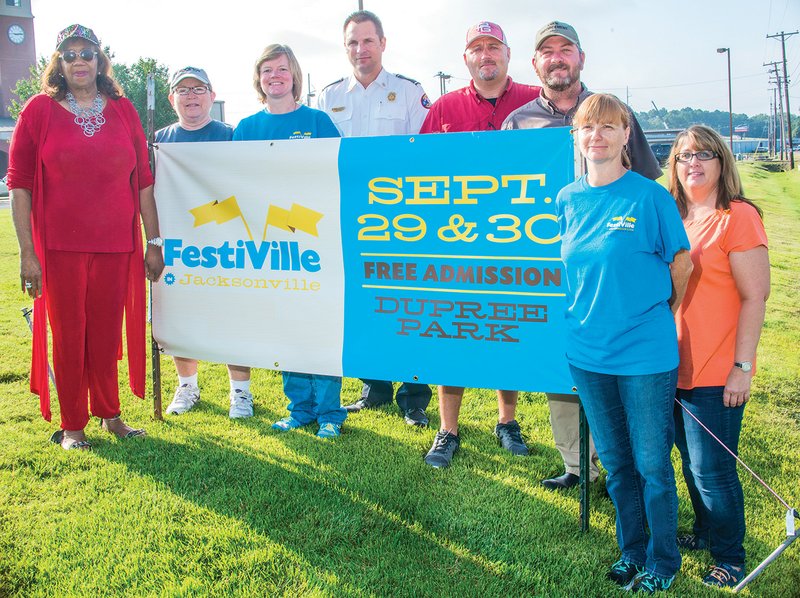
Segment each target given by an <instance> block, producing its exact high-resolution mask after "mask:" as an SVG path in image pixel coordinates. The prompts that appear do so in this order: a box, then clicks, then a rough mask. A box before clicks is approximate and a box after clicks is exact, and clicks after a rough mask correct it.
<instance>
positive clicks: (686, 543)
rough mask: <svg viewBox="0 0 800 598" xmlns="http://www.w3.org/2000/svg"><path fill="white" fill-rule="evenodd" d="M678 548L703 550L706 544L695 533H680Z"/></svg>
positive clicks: (706, 546)
mask: <svg viewBox="0 0 800 598" xmlns="http://www.w3.org/2000/svg"><path fill="white" fill-rule="evenodd" d="M678 548H685V549H686V550H705V549H706V548H708V544H707V543H706V541H705V540H703V538H701V537H700V536H698V535H695V534H682V535H680V536H678Z"/></svg>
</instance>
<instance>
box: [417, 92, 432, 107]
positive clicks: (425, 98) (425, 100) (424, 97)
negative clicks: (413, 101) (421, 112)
mask: <svg viewBox="0 0 800 598" xmlns="http://www.w3.org/2000/svg"><path fill="white" fill-rule="evenodd" d="M419 103H420V104H422V107H423V108H425V109H429V108H430V107H431V101H430V100H429V99H428V94H427V93H423V94H422V97H421V98H420V99H419Z"/></svg>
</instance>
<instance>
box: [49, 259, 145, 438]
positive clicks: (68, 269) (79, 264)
mask: <svg viewBox="0 0 800 598" xmlns="http://www.w3.org/2000/svg"><path fill="white" fill-rule="evenodd" d="M46 257H47V309H48V312H49V316H50V329H51V330H52V334H53V371H54V373H55V378H56V391H57V392H58V403H59V405H60V406H61V428H62V429H64V430H82V429H83V428H85V427H86V424H87V423H89V409H88V399H89V397H91V409H92V414H94V415H95V416H97V417H102V418H109V417H116V416H117V415H119V384H118V382H117V352H118V351H119V347H120V342H121V340H122V314H123V311H124V308H125V294H126V290H127V284H128V266H129V262H130V254H129V253H80V252H74V251H55V250H51V249H48V250H47V256H46Z"/></svg>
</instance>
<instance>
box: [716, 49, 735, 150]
mask: <svg viewBox="0 0 800 598" xmlns="http://www.w3.org/2000/svg"><path fill="white" fill-rule="evenodd" d="M717 52H718V53H719V54H727V55H728V127H729V131H728V136H729V138H730V144H731V153H733V94H732V93H731V49H730V48H717Z"/></svg>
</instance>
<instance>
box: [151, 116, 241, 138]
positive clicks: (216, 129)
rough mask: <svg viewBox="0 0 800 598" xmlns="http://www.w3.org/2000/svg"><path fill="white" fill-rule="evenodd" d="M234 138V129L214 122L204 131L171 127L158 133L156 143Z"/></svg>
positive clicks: (174, 125)
mask: <svg viewBox="0 0 800 598" xmlns="http://www.w3.org/2000/svg"><path fill="white" fill-rule="evenodd" d="M232 138H233V127H232V126H230V125H229V124H227V123H224V122H221V121H219V120H212V121H211V122H210V123H208V124H207V125H206V126H205V127H203V128H202V129H195V130H193V131H190V130H188V129H184V128H183V127H181V126H180V124H179V123H175V124H172V125H169V126H168V127H164V128H163V129H159V130H158V131H156V137H155V139H156V143H172V142H175V143H177V142H180V141H184V142H186V141H230V140H231V139H232Z"/></svg>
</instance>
